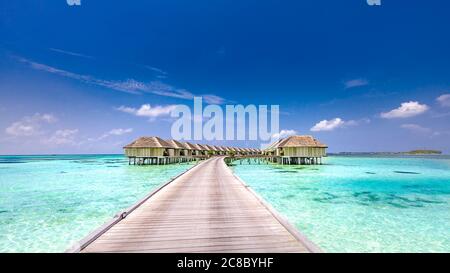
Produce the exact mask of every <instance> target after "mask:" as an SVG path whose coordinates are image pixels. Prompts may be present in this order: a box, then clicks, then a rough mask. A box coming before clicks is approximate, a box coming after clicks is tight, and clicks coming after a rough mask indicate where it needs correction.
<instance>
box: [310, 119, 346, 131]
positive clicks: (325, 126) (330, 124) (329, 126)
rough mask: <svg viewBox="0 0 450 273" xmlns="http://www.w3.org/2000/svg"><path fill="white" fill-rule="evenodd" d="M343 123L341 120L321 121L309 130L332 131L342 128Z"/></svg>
mask: <svg viewBox="0 0 450 273" xmlns="http://www.w3.org/2000/svg"><path fill="white" fill-rule="evenodd" d="M344 124H345V122H344V121H343V120H342V119H341V118H334V119H331V120H326V119H325V120H322V121H320V122H319V123H317V124H316V125H314V126H313V127H312V128H311V131H313V132H320V131H333V130H334V129H337V128H339V127H343V126H344Z"/></svg>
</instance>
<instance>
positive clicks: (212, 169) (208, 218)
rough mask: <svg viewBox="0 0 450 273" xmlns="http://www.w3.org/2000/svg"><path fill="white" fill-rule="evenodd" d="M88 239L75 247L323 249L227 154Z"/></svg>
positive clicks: (186, 175) (91, 249)
mask: <svg viewBox="0 0 450 273" xmlns="http://www.w3.org/2000/svg"><path fill="white" fill-rule="evenodd" d="M89 238H90V239H89ZM89 238H88V239H86V240H84V245H83V244H81V245H79V246H78V247H77V249H76V250H75V251H81V252H252V253H253V252H319V251H320V249H319V248H318V247H316V246H315V245H314V244H312V243H311V242H309V241H308V240H307V239H306V238H305V237H304V236H303V235H301V234H300V233H299V232H298V231H297V230H296V229H295V228H294V227H292V226H291V225H290V224H289V223H287V221H286V220H284V219H283V218H282V217H281V216H279V215H278V213H277V212H276V211H274V210H273V209H272V208H271V207H270V206H269V205H268V204H267V203H265V202H264V201H263V200H261V198H259V197H258V196H257V195H256V194H255V193H254V192H253V191H252V190H250V189H249V188H248V187H247V186H246V185H245V184H244V183H243V182H242V181H241V180H240V179H238V178H237V177H236V176H235V175H234V174H233V173H232V171H231V170H230V169H229V168H228V166H226V164H225V162H224V157H214V158H211V159H208V160H206V161H204V162H201V163H199V165H197V166H195V167H193V168H192V169H190V170H189V171H187V172H186V173H184V174H183V175H181V176H179V177H178V178H176V179H175V180H173V181H172V182H171V183H169V184H167V185H166V186H164V187H163V188H161V189H160V190H159V191H157V192H156V193H155V194H154V195H152V196H151V197H150V198H148V199H147V200H146V201H144V202H143V203H142V204H140V205H139V206H138V207H136V208H135V210H133V211H132V212H131V213H130V214H129V215H127V216H126V217H125V218H124V219H121V220H119V221H116V223H114V224H111V225H110V226H108V227H107V228H103V229H102V230H99V231H97V232H96V234H91V236H90V237H89Z"/></svg>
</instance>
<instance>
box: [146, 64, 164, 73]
mask: <svg viewBox="0 0 450 273" xmlns="http://www.w3.org/2000/svg"><path fill="white" fill-rule="evenodd" d="M144 67H145V68H147V69H150V70H152V71H153V72H156V73H159V74H161V75H164V76H166V75H167V74H168V73H167V72H166V71H164V70H162V69H159V68H157V67H154V66H150V65H145V66H144Z"/></svg>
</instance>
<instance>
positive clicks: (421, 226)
mask: <svg viewBox="0 0 450 273" xmlns="http://www.w3.org/2000/svg"><path fill="white" fill-rule="evenodd" d="M325 162H326V164H325V165H321V166H301V167H299V166H280V165H236V166H234V167H233V169H234V171H235V173H236V174H237V175H238V176H240V177H241V178H242V179H243V180H244V181H245V182H246V183H247V184H249V185H250V186H251V187H252V188H253V189H254V190H255V191H256V192H258V193H259V194H261V195H262V196H263V197H264V198H265V199H266V200H267V201H269V202H270V203H271V204H272V205H273V206H274V207H275V208H276V209H277V210H278V211H279V212H280V213H282V214H284V215H285V216H286V217H287V218H288V219H289V220H290V221H291V222H292V223H293V224H295V225H296V226H297V227H298V228H299V230H301V231H302V232H304V233H305V234H306V235H307V236H308V237H309V238H310V239H311V240H312V241H314V242H315V243H316V244H318V245H319V246H320V247H321V248H322V249H324V250H325V251H330V252H449V251H450V232H449V231H450V159H449V158H448V157H444V156H442V157H337V156H336V157H328V158H327V159H326V160H325Z"/></svg>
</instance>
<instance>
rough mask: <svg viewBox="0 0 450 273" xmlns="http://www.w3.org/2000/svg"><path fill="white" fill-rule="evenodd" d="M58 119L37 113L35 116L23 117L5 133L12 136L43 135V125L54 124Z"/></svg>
mask: <svg viewBox="0 0 450 273" xmlns="http://www.w3.org/2000/svg"><path fill="white" fill-rule="evenodd" d="M56 120H57V119H56V117H55V116H53V115H51V114H39V113H36V114H34V115H33V116H31V117H29V116H27V117H23V118H22V119H21V120H19V121H17V122H14V123H13V124H11V125H10V126H9V127H7V128H6V130H5V132H6V133H7V134H8V135H11V136H19V137H20V136H34V135H39V134H41V133H42V132H41V127H42V124H43V123H53V122H55V121H56Z"/></svg>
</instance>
